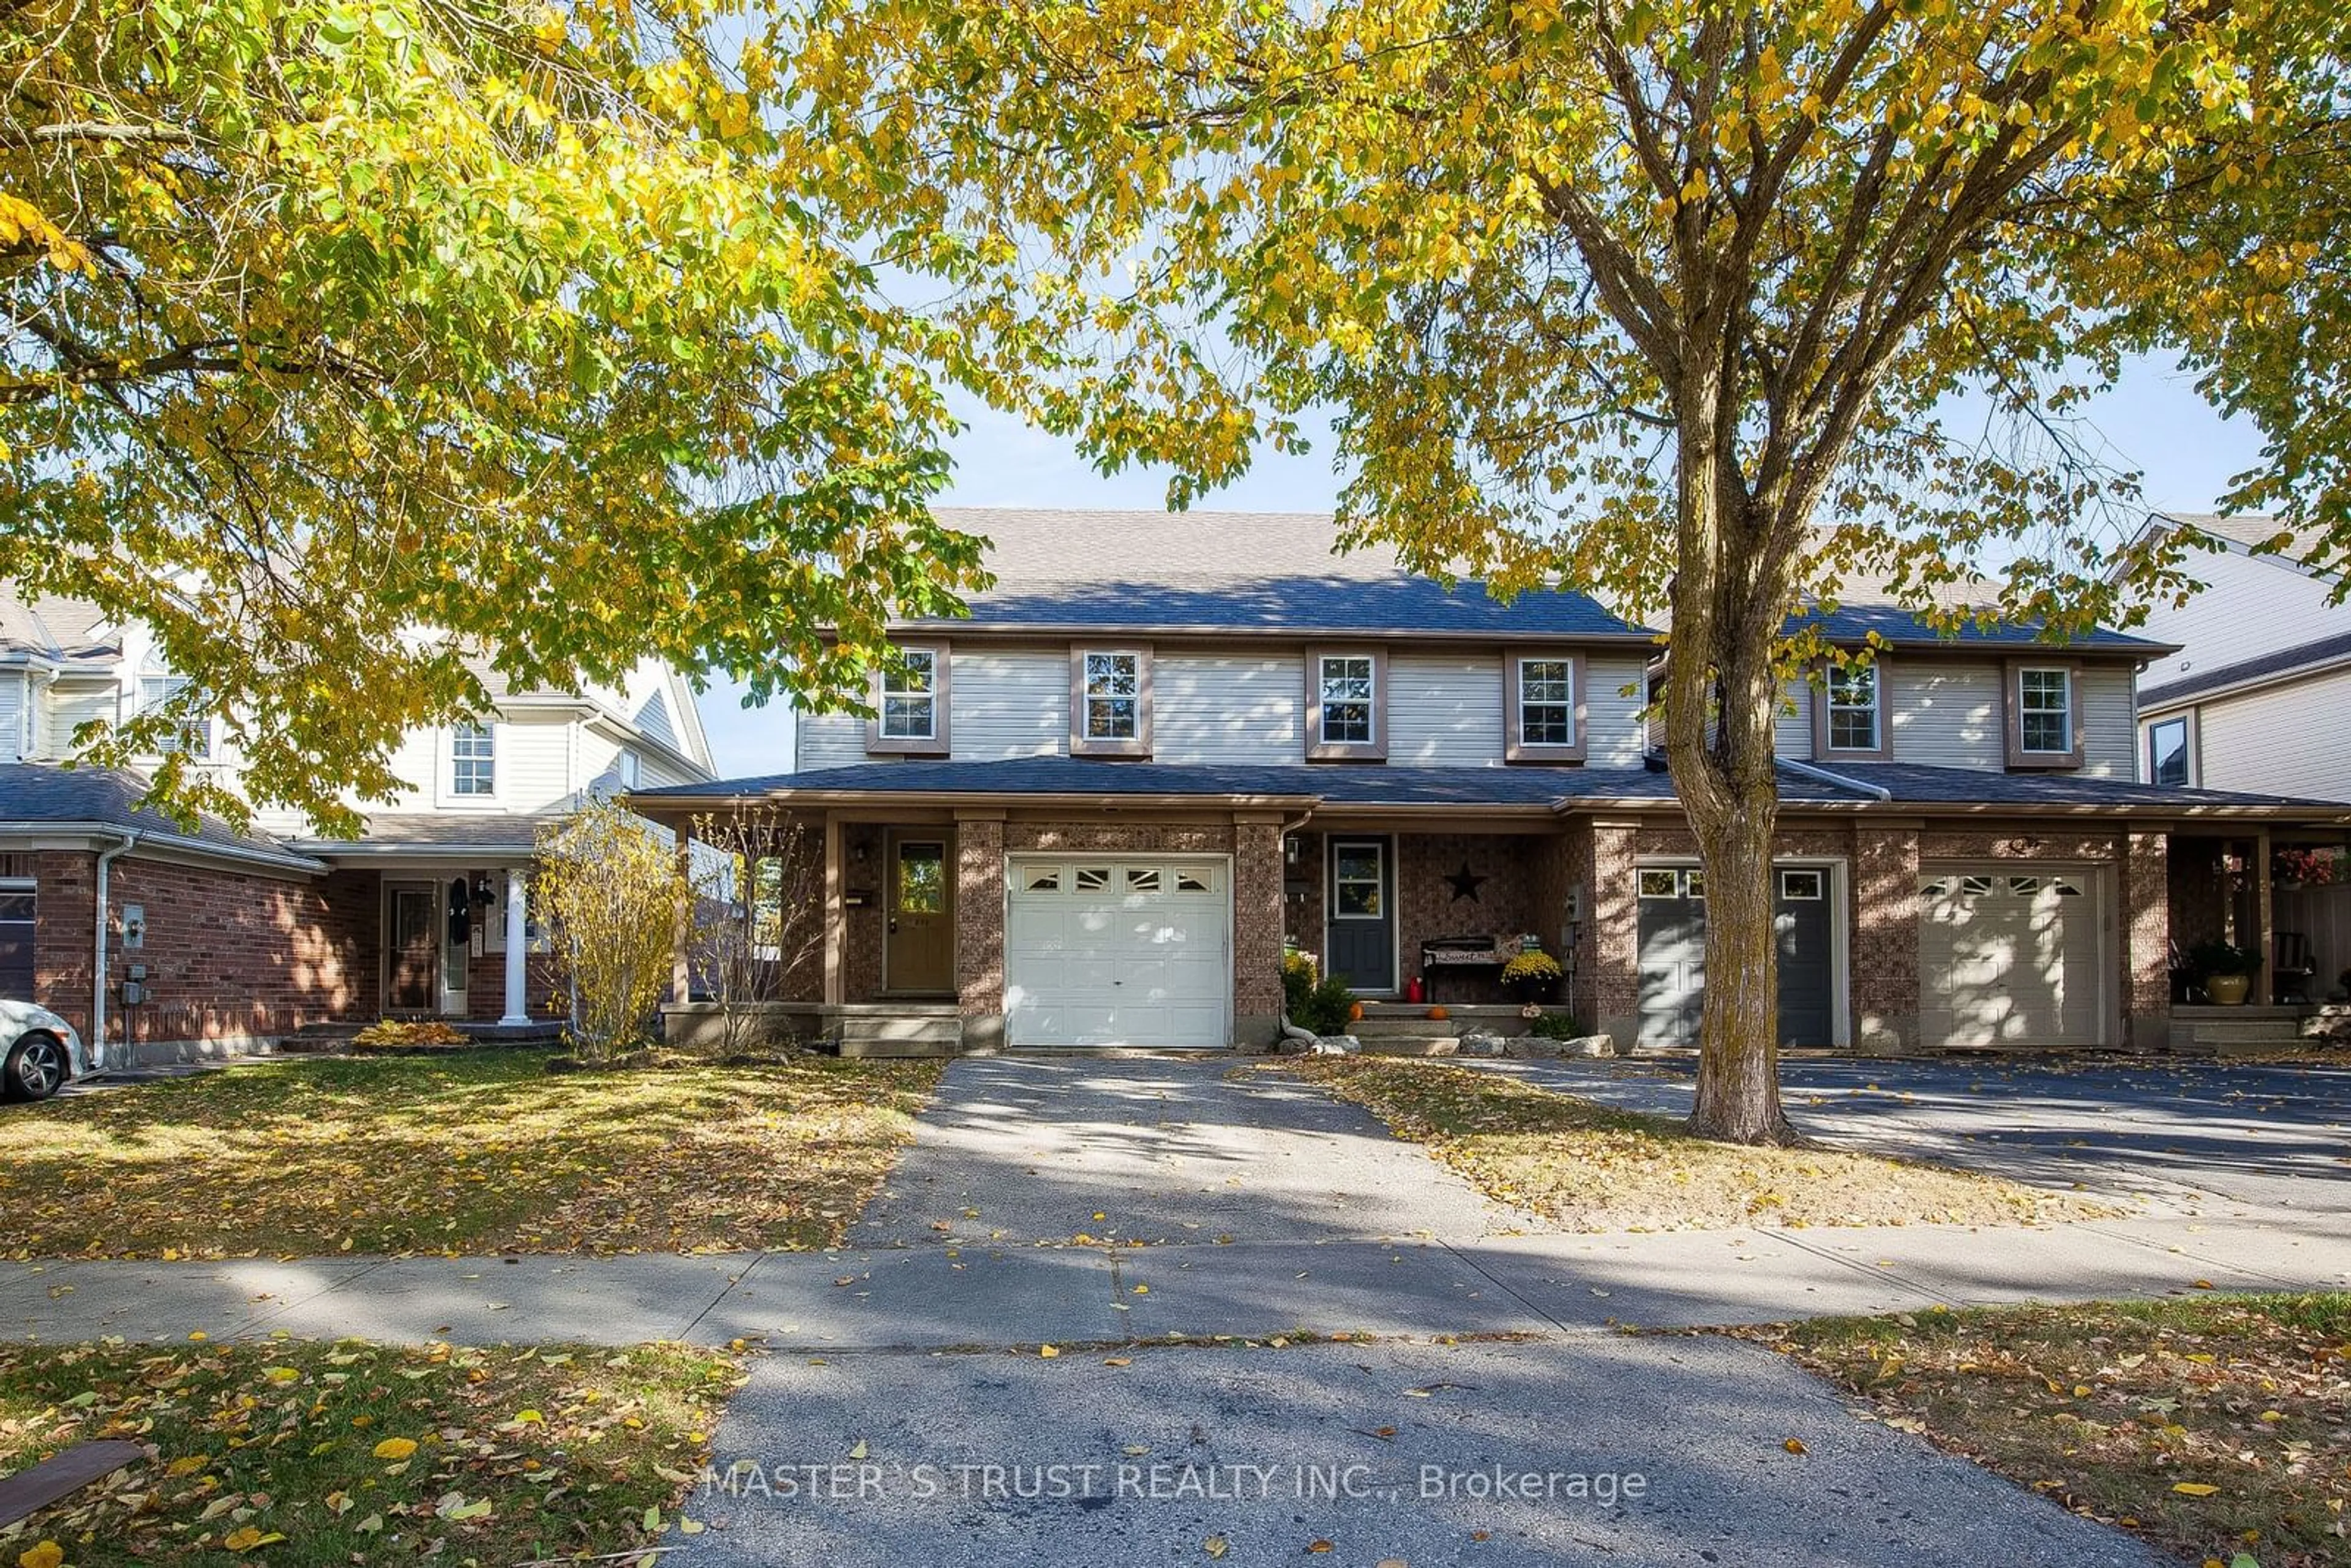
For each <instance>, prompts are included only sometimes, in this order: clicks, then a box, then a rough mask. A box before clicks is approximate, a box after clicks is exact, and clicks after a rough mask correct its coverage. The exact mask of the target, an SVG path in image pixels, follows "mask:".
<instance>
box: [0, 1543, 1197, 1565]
mask: <svg viewBox="0 0 2351 1568" xmlns="http://www.w3.org/2000/svg"><path fill="white" fill-rule="evenodd" d="M1209 1555H1210V1556H1212V1557H1222V1556H1223V1555H1224V1552H1221V1551H1218V1552H1210V1553H1209ZM65 1560H66V1549H65V1548H64V1547H62V1546H60V1545H58V1544H57V1542H54V1541H44V1542H41V1543H40V1544H39V1545H37V1546H36V1547H34V1548H33V1549H32V1550H31V1551H29V1552H18V1553H16V1564H17V1568H57V1565H58V1564H59V1563H63V1562H64V1561H65Z"/></svg>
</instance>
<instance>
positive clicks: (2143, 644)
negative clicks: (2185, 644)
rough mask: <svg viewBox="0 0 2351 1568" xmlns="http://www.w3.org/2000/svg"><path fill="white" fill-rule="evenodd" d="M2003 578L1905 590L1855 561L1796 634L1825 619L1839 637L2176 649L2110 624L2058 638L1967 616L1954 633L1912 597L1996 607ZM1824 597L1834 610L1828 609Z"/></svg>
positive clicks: (1830, 634) (1804, 616)
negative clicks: (1931, 619)
mask: <svg viewBox="0 0 2351 1568" xmlns="http://www.w3.org/2000/svg"><path fill="white" fill-rule="evenodd" d="M1922 598H1923V599H1924V600H1926V601H1927V602H1928V604H1930V605H1932V606H1933V607H1934V608H1935V609H1937V610H1943V611H1972V610H1985V611H1989V610H1991V609H1992V608H1993V607H1995V606H1997V605H1998V604H1999V602H2000V585H1999V584H1998V583H1996V582H1993V581H1991V580H1990V579H1988V578H1980V577H1967V578H1961V579H1959V580H1957V581H1954V582H1937V583H1926V584H1919V585H1917V586H1915V587H1911V588H1909V589H1907V590H1905V591H1902V592H1899V593H1897V592H1896V590H1895V588H1894V586H1893V583H1892V582H1891V580H1889V579H1888V578H1887V577H1886V575H1885V574H1884V573H1882V572H1874V571H1864V570H1860V569H1858V568H1848V569H1846V570H1844V573H1843V574H1842V577H1841V580H1839V581H1838V582H1837V584H1836V586H1835V591H1834V594H1823V595H1821V596H1819V597H1817V598H1815V599H1813V601H1810V602H1809V604H1808V605H1807V607H1806V608H1804V609H1802V610H1800V611H1798V612H1796V613H1795V614H1793V615H1792V616H1790V617H1789V618H1788V627H1787V630H1788V632H1790V633H1791V634H1794V633H1796V632H1802V631H1803V630H1804V629H1805V628H1806V627H1807V626H1813V625H1817V626H1818V627H1819V628H1820V632H1821V635H1822V636H1823V637H1825V638H1827V639H1828V640H1829V641H1830V642H1832V643H1865V642H1867V641H1868V640H1869V638H1870V636H1871V635H1872V634H1873V633H1874V634H1876V636H1877V637H1878V638H1879V639H1881V640H1882V641H1884V642H1886V643H1890V644H1892V645H1893V646H1895V647H1907V648H1967V647H2018V648H2025V647H2032V648H2043V649H2051V650H2057V649H2064V650H2068V651H2072V652H2088V653H2131V654H2136V655H2138V656H2141V657H2147V656H2151V655H2155V654H2158V653H2170V652H2173V649H2172V648H2171V646H2170V644H2168V643H2158V642H2156V641H2154V640H2152V639H2150V638H2146V637H2133V636H2130V635H2128V634H2127V633H2126V632H2112V631H2108V630H2107V629H2106V628H2105V627H2104V626H2099V627H2095V628H2093V629H2092V630H2090V631H2089V632H2085V633H2081V634H2078V635H2075V636H2073V637H2069V638H2067V639H2065V640H2064V641H2062V642H2053V641H2050V640H2048V639H2045V638H2043V636H2042V634H2041V633H2042V627H2043V622H2038V621H2009V620H1990V621H1979V620H1974V619H1970V620H1965V621H1962V622H1959V625H1958V626H1957V627H1956V628H1954V629H1953V630H1952V631H1951V632H1949V633H1948V634H1947V633H1945V632H1942V631H1940V630H1939V629H1938V628H1937V627H1936V626H1935V625H1933V624H1932V623H1931V622H1929V621H1928V619H1927V618H1926V616H1925V615H1924V614H1922V613H1921V612H1918V611H1917V610H1914V609H1912V608H1910V607H1909V604H1908V603H1906V602H1905V601H1906V600H1907V601H1917V600H1918V599H1922ZM1823 601H1833V602H1834V606H1835V607H1834V609H1824V608H1823Z"/></svg>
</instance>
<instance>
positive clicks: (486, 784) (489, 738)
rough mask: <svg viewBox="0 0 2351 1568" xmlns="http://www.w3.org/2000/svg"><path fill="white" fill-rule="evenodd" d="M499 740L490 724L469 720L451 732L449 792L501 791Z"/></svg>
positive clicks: (476, 793)
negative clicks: (499, 782) (499, 783)
mask: <svg viewBox="0 0 2351 1568" xmlns="http://www.w3.org/2000/svg"><path fill="white" fill-rule="evenodd" d="M497 747H498V743H497V740H496V737H494V736H493V735H492V734H491V733H490V727H489V726H488V725H486V724H481V723H478V722H476V721H475V720H473V719H467V720H465V722H464V723H462V724H460V725H458V726H457V727H455V729H453V730H451V731H450V732H449V793H451V794H452V795H495V794H496V793H497V792H498V749H497Z"/></svg>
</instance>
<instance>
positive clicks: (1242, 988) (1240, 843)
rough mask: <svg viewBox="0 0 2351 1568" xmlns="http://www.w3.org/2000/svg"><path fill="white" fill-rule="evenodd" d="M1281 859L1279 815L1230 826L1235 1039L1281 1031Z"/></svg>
mask: <svg viewBox="0 0 2351 1568" xmlns="http://www.w3.org/2000/svg"><path fill="white" fill-rule="evenodd" d="M1281 937H1282V863H1281V824H1280V821H1279V820H1274V819H1262V820H1251V821H1240V822H1237V823H1235V825H1234V827H1233V1043H1234V1044H1235V1045H1239V1046H1256V1045H1267V1044H1270V1043H1271V1042H1272V1041H1273V1040H1275V1039H1277V1038H1279V1036H1280V1032H1281Z"/></svg>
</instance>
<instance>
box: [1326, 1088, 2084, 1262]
mask: <svg viewBox="0 0 2351 1568" xmlns="http://www.w3.org/2000/svg"><path fill="white" fill-rule="evenodd" d="M1280 1071H1290V1072H1295V1073H1298V1074H1299V1075H1301V1077H1304V1078H1305V1079H1307V1080H1308V1081H1309V1082H1315V1083H1319V1084H1321V1085H1322V1086H1323V1088H1325V1089H1326V1090H1328V1091H1329V1092H1332V1093H1333V1094H1336V1095H1338V1096H1339V1097H1340V1098H1341V1099H1343V1100H1350V1101H1353V1102H1354V1103H1356V1104H1358V1105H1362V1106H1364V1107H1365V1108H1366V1109H1368V1110H1369V1111H1370V1112H1371V1113H1373V1114H1374V1115H1375V1116H1377V1117H1379V1118H1380V1120H1382V1121H1383V1122H1385V1123H1386V1124H1388V1126H1389V1127H1390V1128H1391V1129H1393V1130H1394V1131H1395V1134H1396V1135H1397V1136H1398V1137H1401V1138H1408V1139H1410V1140H1412V1141H1413V1142H1415V1143H1418V1144H1425V1145H1427V1147H1428V1151H1429V1153H1430V1154H1431V1155H1435V1156H1436V1157H1437V1159H1439V1160H1442V1161H1444V1162H1445V1164H1447V1165H1448V1166H1452V1167H1453V1168H1454V1169H1455V1170H1457V1171H1459V1172H1460V1173H1461V1174H1462V1175H1463V1176H1467V1177H1468V1179H1469V1180H1470V1182H1471V1183H1472V1184H1474V1185H1475V1186H1478V1187H1479V1189H1480V1190H1482V1191H1483V1192H1484V1193H1485V1194H1486V1195H1487V1196H1488V1197H1492V1198H1495V1199H1497V1200H1499V1201H1500V1202H1503V1203H1507V1204H1511V1205H1513V1206H1515V1207H1520V1208H1528V1209H1532V1210H1533V1211H1534V1212H1535V1213H1537V1214H1540V1215H1542V1216H1544V1217H1545V1218H1549V1219H1552V1220H1556V1221H1558V1222H1559V1223H1560V1224H1561V1225H1562V1226H1563V1227H1565V1228H1568V1229H1570V1230H1593V1231H1598V1230H1712V1229H1720V1228H1726V1227H1730V1226H1739V1225H1783V1226H1792V1227H1802V1226H1812V1225H1911V1224H1920V1223H1927V1222H1949V1223H1953V1224H1965V1225H2015V1224H2024V1223H2031V1222H2037V1221H2044V1220H2057V1219H2077V1218H2092V1217H2096V1216H2103V1215H2110V1214H2112V1213H2113V1212H2114V1211H2113V1210H2112V1209H2110V1208H2107V1207H2102V1206H2100V1205H2096V1204H2093V1203H2089V1202H2087V1201H2085V1200H2083V1199H2081V1198H2078V1197H2073V1196H2071V1195H2068V1194H2060V1193H2053V1192H2046V1191H2043V1190H2042V1189H2041V1188H2038V1187H2030V1186H2020V1185H2019V1184H2017V1183H2015V1182H2011V1181H2002V1180H2000V1179H1998V1178H1996V1177H1992V1176H1980V1175H1977V1174H1975V1173H1974V1172H1971V1171H1955V1170H1949V1169H1946V1168H1944V1167H1942V1166H1929V1165H1918V1164H1913V1163H1911V1162H1909V1161H1906V1160H1894V1159H1887V1158H1886V1157H1884V1156H1883V1155H1864V1154H1847V1153H1844V1152H1840V1151H1832V1150H1826V1149H1778V1148H1743V1147H1740V1146H1737V1145H1728V1144H1718V1143H1714V1142H1711V1141H1709V1140H1708V1139H1705V1138H1699V1137H1694V1136H1692V1135H1691V1134H1689V1133H1687V1131H1685V1130H1684V1129H1683V1127H1682V1124H1680V1123H1679V1122H1677V1121H1674V1120H1672V1119H1670V1118H1667V1117H1664V1116H1647V1115H1642V1114H1639V1113H1635V1112H1631V1111H1619V1110H1616V1109H1614V1108H1613V1107H1611V1106H1606V1105H1601V1104H1597V1103H1593V1101H1590V1100H1582V1099H1578V1098H1576V1097H1575V1096H1573V1095H1572V1094H1562V1093H1559V1092H1556V1091H1554V1090H1550V1089H1544V1088H1541V1087H1538V1086H1537V1085H1535V1084H1532V1083H1529V1082H1524V1081H1523V1080H1520V1079H1517V1078H1513V1077H1510V1076H1509V1075H1508V1074H1506V1073H1501V1072H1490V1071H1484V1070H1482V1069H1479V1068H1474V1067H1458V1066H1452V1065H1447V1064H1445V1063H1441V1062H1432V1061H1416V1060H1414V1059H1411V1058H1402V1057H1364V1056H1353V1057H1311V1058H1306V1059H1302V1060H1301V1061H1295V1062H1290V1063H1285V1064H1283V1066H1282V1068H1281V1069H1280Z"/></svg>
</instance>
